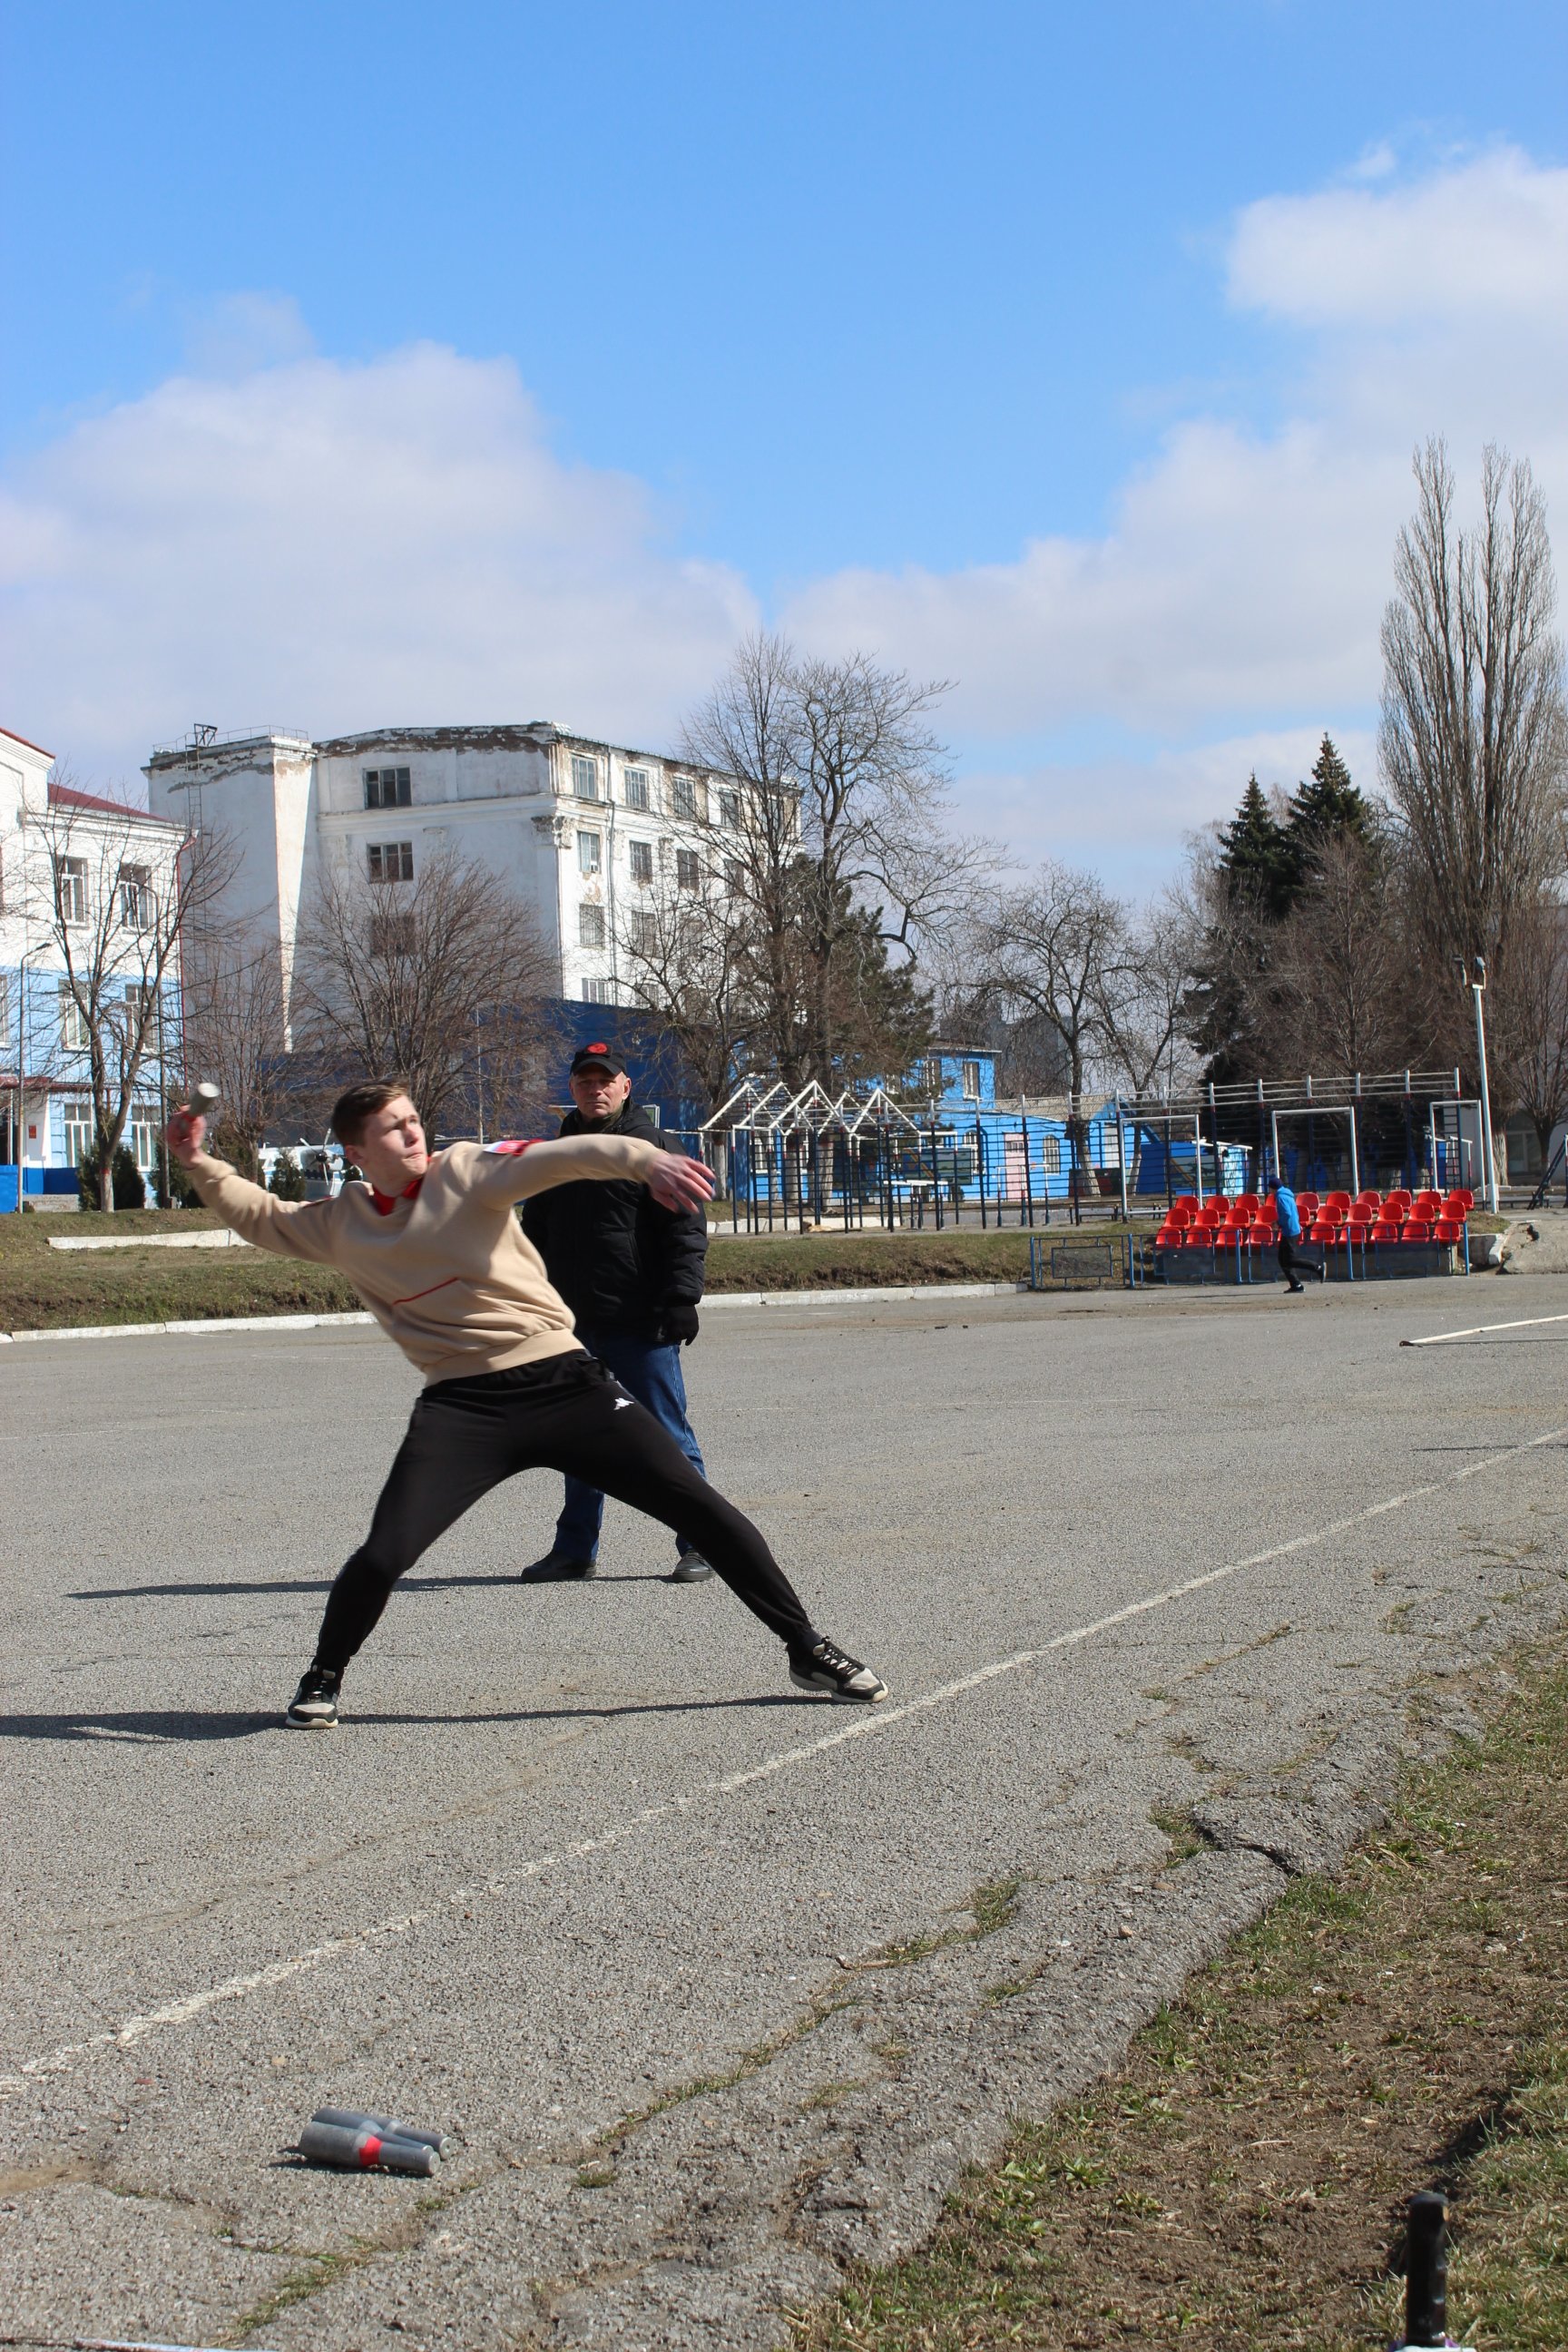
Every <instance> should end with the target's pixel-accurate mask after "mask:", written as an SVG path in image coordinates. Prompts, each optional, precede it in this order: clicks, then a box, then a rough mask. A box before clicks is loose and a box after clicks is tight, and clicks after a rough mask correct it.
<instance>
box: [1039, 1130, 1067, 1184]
mask: <svg viewBox="0 0 1568 2352" xmlns="http://www.w3.org/2000/svg"><path fill="white" fill-rule="evenodd" d="M1040 1166H1041V1167H1042V1168H1043V1169H1044V1171H1045V1172H1046V1174H1047V1176H1059V1175H1060V1174H1061V1172H1062V1139H1061V1137H1060V1136H1059V1135H1045V1136H1042V1137H1041V1138H1040Z"/></svg>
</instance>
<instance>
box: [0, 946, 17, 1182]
mask: <svg viewBox="0 0 1568 2352" xmlns="http://www.w3.org/2000/svg"><path fill="white" fill-rule="evenodd" d="M10 1044H11V982H10V981H9V980H8V979H7V978H6V976H5V973H4V972H3V971H0V1048H5V1049H9V1046H10ZM12 1157H13V1159H15V1157H16V1155H15V1153H13V1154H12Z"/></svg>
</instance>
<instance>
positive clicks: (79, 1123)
mask: <svg viewBox="0 0 1568 2352" xmlns="http://www.w3.org/2000/svg"><path fill="white" fill-rule="evenodd" d="M73 1134H74V1135H76V1136H79V1138H80V1141H79V1143H78V1145H77V1147H76V1149H75V1150H72V1149H71V1137H72V1136H73ZM92 1136H93V1117H92V1104H91V1103H90V1101H89V1102H64V1103H62V1104H61V1105H60V1140H61V1144H62V1146H63V1149H64V1151H65V1156H66V1166H67V1167H68V1168H79V1167H80V1165H81V1163H82V1161H83V1160H85V1159H86V1158H87V1155H88V1153H89V1151H90V1150H92Z"/></svg>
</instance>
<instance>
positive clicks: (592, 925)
mask: <svg viewBox="0 0 1568 2352" xmlns="http://www.w3.org/2000/svg"><path fill="white" fill-rule="evenodd" d="M577 944H578V946H579V947H580V948H602V947H603V946H604V944H605V910H604V908H603V907H579V908H578V909H577Z"/></svg>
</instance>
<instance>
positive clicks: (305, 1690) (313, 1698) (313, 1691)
mask: <svg viewBox="0 0 1568 2352" xmlns="http://www.w3.org/2000/svg"><path fill="white" fill-rule="evenodd" d="M341 1682H342V1675H339V1674H334V1673H333V1672H332V1670H331V1667H330V1666H312V1667H311V1668H310V1671H309V1673H308V1674H305V1675H301V1676H300V1687H299V1689H298V1690H297V1691H296V1692H295V1694H294V1696H293V1697H292V1698H291V1699H290V1700H289V1712H288V1714H287V1715H286V1716H285V1717H284V1718H283V1720H284V1722H285V1723H289V1724H292V1725H293V1727H294V1728H295V1730H296V1731H331V1730H332V1729H333V1728H334V1727H336V1724H337V1720H338V1685H339V1684H340V1683H341Z"/></svg>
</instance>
